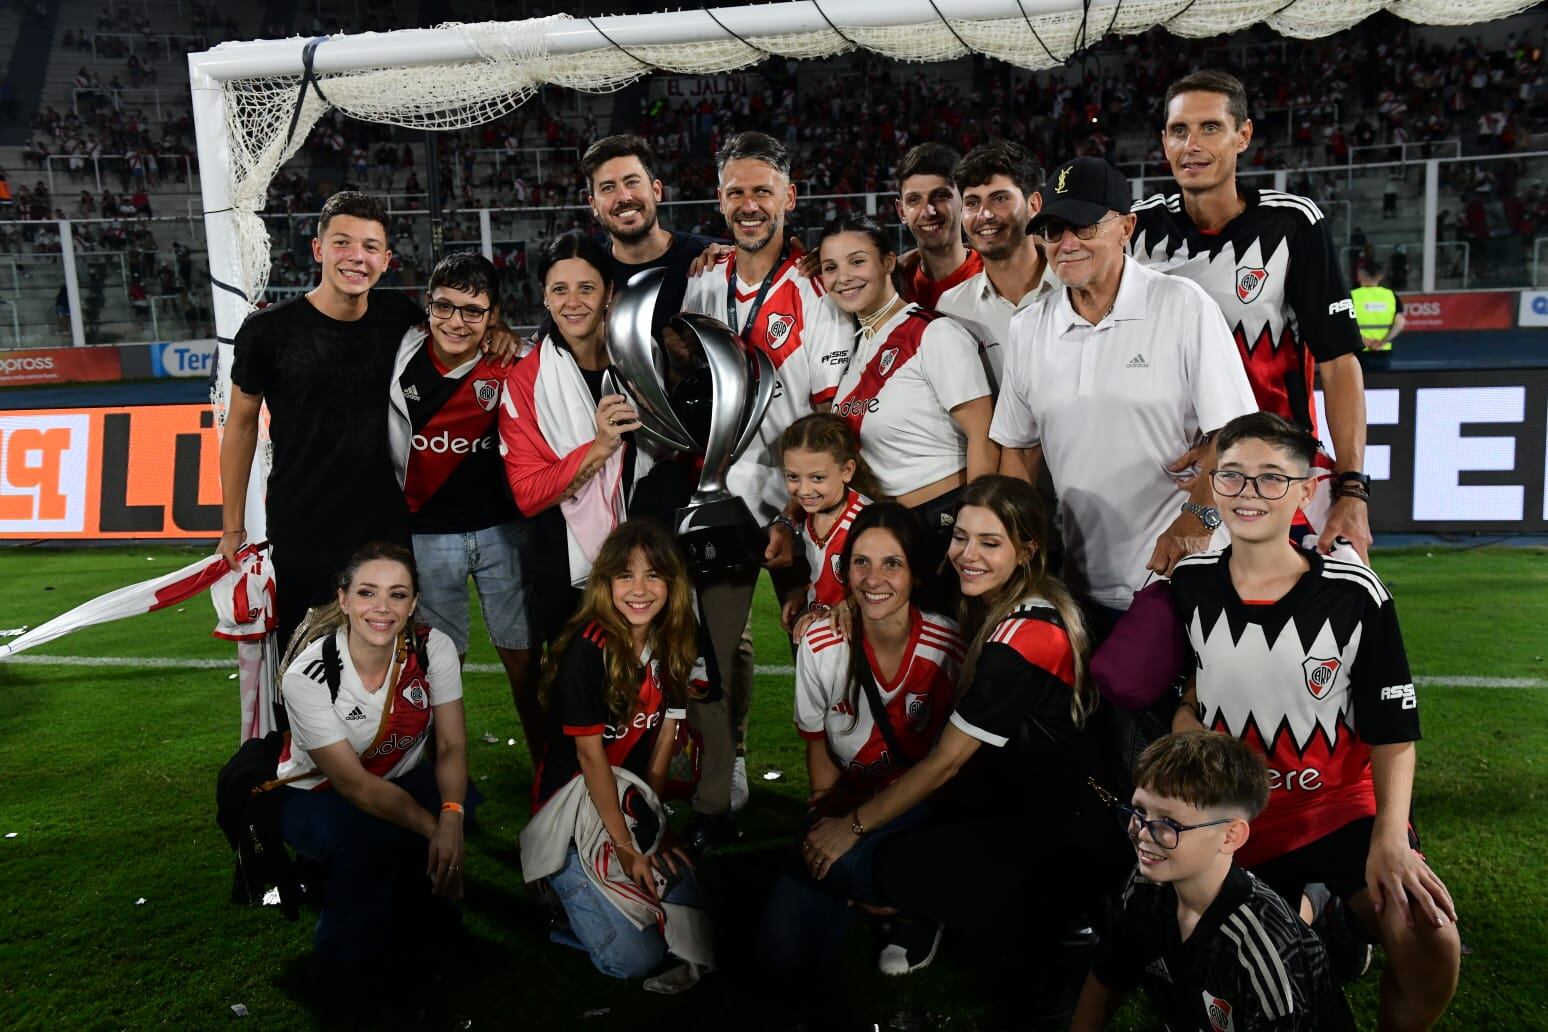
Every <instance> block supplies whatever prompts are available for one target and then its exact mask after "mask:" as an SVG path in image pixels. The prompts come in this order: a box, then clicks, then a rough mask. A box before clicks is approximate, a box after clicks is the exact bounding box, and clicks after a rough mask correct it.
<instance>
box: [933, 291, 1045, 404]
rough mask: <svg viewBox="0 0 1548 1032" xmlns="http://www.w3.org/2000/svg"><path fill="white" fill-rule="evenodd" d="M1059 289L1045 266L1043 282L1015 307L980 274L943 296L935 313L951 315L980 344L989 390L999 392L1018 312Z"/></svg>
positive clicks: (937, 304) (936, 305) (936, 306)
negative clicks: (1006, 352)
mask: <svg viewBox="0 0 1548 1032" xmlns="http://www.w3.org/2000/svg"><path fill="white" fill-rule="evenodd" d="M1059 286H1060V283H1059V281H1058V279H1056V278H1055V277H1054V274H1053V270H1052V269H1050V268H1049V267H1048V265H1047V263H1046V262H1045V263H1044V265H1043V278H1042V280H1040V281H1039V282H1038V284H1037V286H1035V287H1033V288H1032V289H1031V290H1029V291H1027V293H1026V294H1025V295H1024V296H1023V297H1022V299H1021V300H1020V301H1016V302H1014V303H1012V302H1011V301H1010V299H1009V298H1005V297H1001V296H1000V292H999V291H997V290H995V289H994V284H993V283H991V282H989V274H988V273H987V272H979V273H978V274H977V275H976V276H973V277H971V278H969V279H967V280H964V281H963V282H961V283H959V284H957V285H956V286H955V287H952V288H951V289H950V290H947V291H945V292H944V293H943V294H941V297H940V300H939V301H937V302H936V303H935V310H936V311H937V312H940V313H941V314H942V315H949V316H951V317H952V318H953V319H955V320H957V322H959V323H961V324H962V325H963V326H964V327H965V328H966V329H967V331H968V332H969V333H971V334H972V335H973V337H974V338H975V339H976V340H977V341H978V346H979V349H980V350H981V351H982V353H983V360H984V369H985V370H986V371H987V372H988V374H989V386H990V388H991V389H993V390H996V391H998V390H999V388H1000V384H1002V383H1004V382H1005V380H1004V372H1005V347H1004V344H1005V340H1006V334H1007V333H1008V332H1009V331H1010V323H1011V319H1012V318H1014V317H1015V315H1016V313H1017V312H1020V311H1022V310H1024V309H1026V308H1027V307H1028V306H1029V305H1031V304H1033V303H1034V302H1037V301H1041V300H1042V299H1043V298H1045V297H1047V296H1048V295H1049V294H1051V293H1052V292H1053V291H1055V290H1057V289H1058V288H1059Z"/></svg>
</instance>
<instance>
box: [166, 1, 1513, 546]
mask: <svg viewBox="0 0 1548 1032" xmlns="http://www.w3.org/2000/svg"><path fill="white" fill-rule="evenodd" d="M1530 6H1532V4H1531V2H1530V0H1472V2H1471V3H1468V4H1458V3H1455V2H1453V0H1396V2H1383V0H1288V2H1287V0H1141V2H1133V0H1128V2H1125V0H1111V2H1091V0H816V2H813V0H800V2H790V3H773V4H764V5H758V6H746V7H731V8H718V9H714V10H703V11H676V12H663V13H659V14H642V15H627V16H617V17H606V18H597V19H590V18H571V17H569V16H567V15H555V16H553V17H548V18H538V19H530V20H526V21H516V22H483V23H477V24H468V23H451V24H446V25H442V26H440V27H438V28H435V29H408V30H399V31H395V32H385V33H364V34H360V35H353V36H336V37H330V38H324V39H320V40H304V39H290V40H278V41H255V42H247V43H228V44H223V45H221V46H219V47H216V48H215V49H214V50H211V51H207V52H205V53H201V54H191V55H189V73H190V79H191V80H192V87H193V96H194V119H195V129H196V135H197V140H198V147H199V158H200V167H201V184H202V190H203V201H204V211H205V226H206V231H207V237H208V241H209V261H210V275H211V279H212V281H213V282H214V285H215V287H216V288H217V289H216V291H215V300H216V304H215V317H216V333H217V336H218V337H219V338H220V340H221V341H222V349H221V350H222V355H221V359H222V360H221V362H220V363H219V369H220V377H219V385H218V387H217V389H216V391H215V393H214V396H213V401H214V403H215V407H216V413H217V420H218V425H221V424H223V422H224V420H223V416H224V408H225V404H224V403H225V400H226V398H227V396H228V391H229V368H230V342H231V339H232V337H233V336H234V335H235V333H236V330H237V328H238V326H240V324H241V321H242V319H243V318H245V317H246V315H247V314H248V313H249V312H250V311H251V310H252V308H253V307H254V305H255V303H256V301H257V299H258V298H259V297H261V296H262V293H263V290H264V287H265V285H266V281H267V279H268V274H269V267H270V250H269V237H268V233H267V230H266V229H265V226H264V223H263V221H262V220H261V218H260V217H259V215H260V212H261V211H262V210H263V207H264V203H265V199H266V196H267V191H268V186H269V182H270V180H271V179H273V178H274V176H275V174H276V173H277V172H278V171H279V169H280V167H281V166H282V165H283V164H284V163H285V162H286V161H287V160H289V159H290V157H291V156H293V155H294V154H295V153H296V152H297V151H298V150H299V149H300V147H301V145H302V143H303V142H304V141H305V140H306V137H307V134H308V133H309V132H310V130H311V128H312V127H313V125H315V124H316V122H317V121H318V120H319V119H320V118H321V117H322V116H323V115H324V114H326V113H327V112H328V111H329V110H330V109H336V110H338V111H340V112H342V113H343V114H345V115H347V116H349V117H352V118H357V119H362V120H365V121H371V122H382V123H390V124H393V125H399V126H404V127H408V128H414V129H430V130H453V129H464V128H469V127H472V126H477V125H481V124H483V123H485V122H489V121H492V120H494V119H497V118H500V117H501V116H503V115H506V114H508V113H509V112H510V111H512V110H513V109H515V108H516V107H518V106H520V105H521V104H522V103H523V102H524V101H525V100H526V99H527V98H528V97H530V96H531V95H532V94H533V93H534V92H535V91H536V90H538V89H539V88H540V87H542V86H545V85H552V86H561V87H567V88H570V89H576V90H585V91H592V92H606V91H611V90H616V89H618V88H619V87H621V86H624V85H626V84H628V83H630V82H632V81H634V80H635V79H637V78H639V77H641V76H643V75H647V74H649V73H651V72H655V71H667V72H671V73H674V74H679V75H711V74H716V73H724V72H732V71H736V70H738V69H741V68H745V67H747V66H749V65H752V64H755V63H757V62H759V61H761V60H763V59H764V58H767V57H770V56H773V55H778V56H781V57H785V58H790V59H795V60H810V59H814V58H823V57H829V56H833V55H836V54H841V53H844V52H846V51H850V50H855V49H861V48H863V49H866V50H870V51H874V52H875V53H878V54H881V55H884V56H886V57H889V58H892V59H894V60H897V61H904V62H924V61H945V60H951V59H954V58H959V57H963V56H965V55H968V54H971V53H979V54H984V55H986V56H988V57H992V58H995V59H998V60H1001V61H1005V62H1008V63H1010V64H1013V65H1017V66H1020V67H1022V68H1027V69H1033V70H1037V69H1046V68H1053V67H1057V66H1059V65H1062V64H1064V63H1065V62H1066V61H1067V60H1069V59H1070V58H1071V57H1072V56H1075V55H1077V54H1079V53H1080V52H1081V51H1082V50H1083V49H1084V48H1085V47H1087V46H1088V45H1090V44H1092V43H1095V42H1096V41H1098V40H1100V39H1101V38H1103V37H1104V36H1108V35H1120V36H1121V35H1132V34H1136V33H1141V32H1144V31H1146V30H1148V29H1150V28H1152V27H1153V26H1157V25H1161V26H1164V27H1165V28H1166V29H1167V30H1168V31H1170V32H1172V33H1175V34H1177V35H1180V36H1187V37H1195V38H1197V37H1207V36H1214V35H1219V34H1223V33H1229V32H1233V31H1236V30H1239V29H1242V28H1246V27H1248V26H1251V25H1254V24H1257V23H1259V22H1262V23H1264V24H1267V25H1268V26H1269V27H1270V28H1272V29H1274V30H1275V31H1276V32H1279V33H1281V34H1283V35H1286V36H1293V37H1302V38H1306V37H1317V36H1324V35H1328V34H1330V33H1333V32H1337V31H1340V30H1342V29H1347V28H1349V27H1351V26H1352V25H1354V24H1356V23H1357V22H1359V21H1361V20H1363V19H1365V18H1366V17H1368V16H1370V15H1371V14H1373V13H1375V12H1377V11H1380V10H1387V11H1390V12H1391V13H1393V14H1396V15H1398V16H1400V17H1403V18H1406V19H1408V20H1410V21H1414V22H1421V23H1427V24H1461V23H1471V22H1482V21H1489V20H1493V19H1496V18H1502V17H1506V16H1508V15H1511V14H1515V13H1517V12H1519V11H1521V10H1524V9H1526V8H1528V7H1530ZM255 466H258V467H259V469H258V470H256V471H255V482H256V484H261V483H262V477H263V474H262V470H261V467H262V466H263V463H262V462H261V461H260V462H259V463H256V464H255ZM248 501H249V513H248V523H247V526H248V528H249V530H250V531H252V529H253V528H254V527H255V526H262V525H263V514H262V511H261V510H262V492H261V490H256V491H250V492H249V496H248Z"/></svg>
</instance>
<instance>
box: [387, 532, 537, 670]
mask: <svg viewBox="0 0 1548 1032" xmlns="http://www.w3.org/2000/svg"><path fill="white" fill-rule="evenodd" d="M526 542H527V525H526V523H525V522H520V521H518V522H512V523H500V524H497V525H495V526H493V527H485V528H484V529H483V530H470V531H466V532H464V533H455V534H415V535H414V562H415V563H416V564H417V565H418V566H419V613H420V616H421V618H422V619H423V620H424V621H425V623H427V624H429V625H430V626H431V627H434V628H435V629H436V630H438V631H440V632H441V633H442V634H444V635H446V636H447V637H448V638H450V639H451V640H452V642H453V643H454V644H455V645H456V646H457V652H458V653H459V654H462V653H466V652H467V651H468V578H469V577H472V578H473V586H474V587H476V588H477V589H478V607H479V609H481V610H483V613H484V626H485V627H487V628H488V629H489V641H490V642H491V643H492V644H494V645H497V646H499V647H500V648H502V649H524V648H527V647H528V645H529V644H530V643H531V639H532V634H531V631H530V630H529V628H528V620H527V598H528V582H529V581H530V579H531V578H530V577H529V576H527V574H526V573H525V572H524V571H523V569H522V567H523V563H524V560H525V558H526V556H525V552H526V548H527V544H526Z"/></svg>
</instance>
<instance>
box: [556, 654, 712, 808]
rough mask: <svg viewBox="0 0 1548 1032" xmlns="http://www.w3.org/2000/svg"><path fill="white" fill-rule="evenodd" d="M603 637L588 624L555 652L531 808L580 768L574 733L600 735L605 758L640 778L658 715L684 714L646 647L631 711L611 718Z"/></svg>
mask: <svg viewBox="0 0 1548 1032" xmlns="http://www.w3.org/2000/svg"><path fill="white" fill-rule="evenodd" d="M606 641H607V638H606V636H605V635H604V633H603V631H602V628H601V626H600V625H598V624H596V623H590V624H587V625H586V626H585V627H584V628H582V629H581V631H580V633H578V634H576V635H575V637H573V638H571V639H570V641H569V643H568V644H567V645H566V646H565V648H564V654H563V655H562V656H560V657H559V660H558V662H559V672H558V674H557V675H556V676H555V678H554V683H553V687H552V689H551V692H550V696H549V699H548V727H549V731H548V749H547V751H546V752H545V753H544V754H543V762H542V763H541V764H540V765H539V766H538V772H537V784H536V785H535V786H534V791H533V810H534V811H536V810H537V809H539V808H541V807H542V805H543V804H544V803H545V802H547V801H548V799H549V797H550V796H552V795H553V794H554V793H555V792H557V791H559V790H560V789H561V788H563V787H564V786H565V785H566V784H568V783H569V781H570V779H571V778H573V777H575V775H577V774H579V773H580V756H579V754H578V753H577V752H576V750H575V739H577V738H584V737H586V736H588V735H601V736H602V746H603V749H604V750H605V751H606V752H607V759H608V762H609V763H611V764H612V765H613V766H615V767H622V768H624V769H625V770H627V771H630V772H631V773H633V774H637V775H639V777H640V778H642V779H643V778H644V777H645V776H646V774H647V773H649V770H650V754H651V752H652V751H653V750H654V749H655V747H656V739H657V738H658V737H659V736H660V734H661V725H662V723H663V721H664V720H666V719H672V720H685V719H687V712H686V711H685V710H683V709H682V708H679V707H670V706H669V704H668V702H667V699H666V694H665V693H664V692H663V691H662V689H661V678H660V675H659V672H658V665H657V662H656V661H655V660H652V659H651V658H650V656H649V653H647V654H646V656H645V677H644V679H643V681H642V682H641V683H640V691H639V696H638V700H637V702H636V704H635V708H634V711H633V713H631V714H630V717H629V719H628V720H625V721H620V722H618V723H614V722H613V718H612V714H610V713H609V712H608V708H607V664H606V662H605V661H604V658H603V647H604V645H605V643H606Z"/></svg>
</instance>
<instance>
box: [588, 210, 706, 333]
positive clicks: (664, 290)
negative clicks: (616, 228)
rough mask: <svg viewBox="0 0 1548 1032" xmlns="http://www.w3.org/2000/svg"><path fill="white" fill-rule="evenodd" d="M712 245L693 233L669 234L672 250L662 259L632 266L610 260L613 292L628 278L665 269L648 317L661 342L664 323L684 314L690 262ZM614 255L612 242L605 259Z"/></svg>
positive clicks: (676, 232) (619, 288) (673, 232)
mask: <svg viewBox="0 0 1548 1032" xmlns="http://www.w3.org/2000/svg"><path fill="white" fill-rule="evenodd" d="M712 243H714V241H713V240H710V239H709V238H708V237H701V236H698V235H697V234H694V233H683V232H679V231H677V230H673V231H672V246H671V247H668V248H667V249H666V252H665V253H664V254H662V255H661V257H659V258H656V259H653V260H651V261H648V262H642V263H641V264H639V265H631V264H630V263H628V262H623V261H619V260H618V259H617V258H616V257H615V258H613V289H614V290H621V289H623V287H624V285H625V284H627V283H628V282H629V277H631V276H633V275H634V274H635V273H637V272H643V271H645V270H646V269H666V270H667V275H666V280H665V281H664V282H663V283H662V284H661V293H660V294H658V295H657V296H656V309H655V312H654V314H653V315H652V317H651V321H650V328H651V331H652V332H653V333H654V334H655V335H656V339H657V340H660V339H661V328H662V327H663V326H665V325H666V321H667V320H668V319H670V318H671V317H672V316H674V315H678V314H680V313H681V312H682V310H683V294H684V293H686V292H687V290H688V266H690V265H692V264H693V260H694V259H695V258H697V257H699V255H701V254H703V253H704V249H705V248H706V247H708V246H709V245H710V244H712ZM612 253H613V249H612V240H611V238H609V241H608V255H609V256H610V257H611V256H612Z"/></svg>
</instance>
